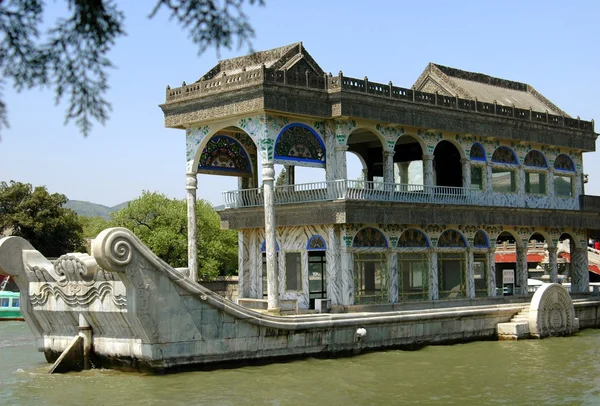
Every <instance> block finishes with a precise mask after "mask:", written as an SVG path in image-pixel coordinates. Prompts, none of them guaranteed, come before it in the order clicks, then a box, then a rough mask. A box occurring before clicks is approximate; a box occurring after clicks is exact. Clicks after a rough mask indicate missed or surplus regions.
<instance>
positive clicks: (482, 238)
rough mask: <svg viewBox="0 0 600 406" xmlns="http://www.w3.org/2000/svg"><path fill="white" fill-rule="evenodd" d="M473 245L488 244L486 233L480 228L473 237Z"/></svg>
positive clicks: (482, 246)
mask: <svg viewBox="0 0 600 406" xmlns="http://www.w3.org/2000/svg"><path fill="white" fill-rule="evenodd" d="M473 246H474V247H476V248H487V247H489V246H490V243H489V241H488V238H487V235H485V233H484V232H483V231H482V230H478V231H477V232H476V233H475V237H473Z"/></svg>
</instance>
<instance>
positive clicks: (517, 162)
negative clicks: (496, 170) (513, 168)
mask: <svg viewBox="0 0 600 406" xmlns="http://www.w3.org/2000/svg"><path fill="white" fill-rule="evenodd" d="M500 148H506V149H508V150H509V151H510V152H512V156H513V159H514V160H515V162H498V161H494V154H492V162H495V163H498V164H507V165H518V164H519V158H517V154H515V151H513V149H512V148H510V147H507V146H504V145H501V146H499V147H498V148H496V149H495V150H494V152H496V151H497V150H499V149H500Z"/></svg>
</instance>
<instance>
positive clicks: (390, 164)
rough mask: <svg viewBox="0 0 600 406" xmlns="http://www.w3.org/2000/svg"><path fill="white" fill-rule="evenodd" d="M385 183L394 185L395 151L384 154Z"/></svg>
mask: <svg viewBox="0 0 600 406" xmlns="http://www.w3.org/2000/svg"><path fill="white" fill-rule="evenodd" d="M383 182H384V183H388V184H389V183H394V151H384V152H383Z"/></svg>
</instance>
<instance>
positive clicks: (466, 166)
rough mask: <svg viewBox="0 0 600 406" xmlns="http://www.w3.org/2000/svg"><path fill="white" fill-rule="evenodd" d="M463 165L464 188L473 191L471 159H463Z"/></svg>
mask: <svg viewBox="0 0 600 406" xmlns="http://www.w3.org/2000/svg"><path fill="white" fill-rule="evenodd" d="M460 163H461V165H462V187H464V188H467V189H471V161H470V160H469V159H461V160H460Z"/></svg>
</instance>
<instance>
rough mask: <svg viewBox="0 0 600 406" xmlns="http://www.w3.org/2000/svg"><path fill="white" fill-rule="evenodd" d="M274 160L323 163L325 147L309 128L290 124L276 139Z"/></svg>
mask: <svg viewBox="0 0 600 406" xmlns="http://www.w3.org/2000/svg"><path fill="white" fill-rule="evenodd" d="M275 158H282V159H292V160H300V161H302V160H308V161H313V162H319V163H324V162H325V145H324V144H323V142H322V141H321V139H320V138H319V136H318V135H317V134H316V133H315V132H314V131H313V130H312V129H311V128H310V127H308V126H306V125H304V124H290V125H289V126H287V127H286V128H284V130H283V131H282V132H281V134H280V135H279V137H278V138H277V142H276V143H275Z"/></svg>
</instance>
